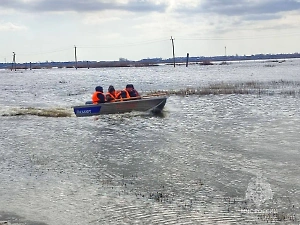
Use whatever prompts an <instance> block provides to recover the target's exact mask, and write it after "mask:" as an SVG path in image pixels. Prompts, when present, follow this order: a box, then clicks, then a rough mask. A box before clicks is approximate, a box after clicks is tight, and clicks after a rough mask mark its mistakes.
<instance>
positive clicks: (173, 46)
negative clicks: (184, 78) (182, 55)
mask: <svg viewBox="0 0 300 225" xmlns="http://www.w3.org/2000/svg"><path fill="white" fill-rule="evenodd" d="M170 40H171V41H172V48H173V63H174V67H175V49H174V40H175V39H173V37H172V36H171V39H170Z"/></svg>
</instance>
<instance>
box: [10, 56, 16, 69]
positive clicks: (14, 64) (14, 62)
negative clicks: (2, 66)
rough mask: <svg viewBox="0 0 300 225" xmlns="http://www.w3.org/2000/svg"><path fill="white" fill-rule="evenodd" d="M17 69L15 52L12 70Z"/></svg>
mask: <svg viewBox="0 0 300 225" xmlns="http://www.w3.org/2000/svg"><path fill="white" fill-rule="evenodd" d="M13 69H15V71H16V70H17V69H16V53H15V52H13V61H12V65H11V70H13Z"/></svg>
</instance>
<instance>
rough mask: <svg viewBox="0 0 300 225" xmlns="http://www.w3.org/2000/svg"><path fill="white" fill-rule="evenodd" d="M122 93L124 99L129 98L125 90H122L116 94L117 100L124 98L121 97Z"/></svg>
mask: <svg viewBox="0 0 300 225" xmlns="http://www.w3.org/2000/svg"><path fill="white" fill-rule="evenodd" d="M122 93H125V95H126V96H125V98H130V95H129V93H128V91H127V90H126V89H124V90H122V91H120V93H118V94H117V98H118V99H123V98H124V97H122Z"/></svg>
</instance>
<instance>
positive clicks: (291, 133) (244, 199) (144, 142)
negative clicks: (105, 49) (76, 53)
mask: <svg viewBox="0 0 300 225" xmlns="http://www.w3.org/2000/svg"><path fill="white" fill-rule="evenodd" d="M299 67H300V61H299V60H286V61H284V62H281V63H278V62H272V61H256V62H253V61H252V62H232V63H229V64H228V65H218V64H214V65H210V66H200V65H192V66H189V67H187V68H186V67H185V66H178V67H176V68H173V67H172V66H158V67H151V68H150V67H149V68H107V69H89V70H88V69H78V70H75V69H74V70H73V69H51V70H32V71H24V70H23V71H16V72H11V71H0V78H1V83H0V106H1V108H0V123H1V133H0V171H1V172H0V221H1V222H0V224H5V222H6V224H22V225H23V224H26V225H28V224H29V225H57V224H63V225H65V224H66V225H68V224H299V220H300V208H299V207H300V205H299V202H300V197H299V196H300V195H299V191H300V180H299V173H300V169H299V166H298V162H299V160H300V140H299V133H300V123H299V122H300V101H299V100H300V98H299V97H300V96H299V94H300V73H299V71H300V70H299ZM127 83H133V84H134V86H135V87H136V89H137V90H138V91H140V92H141V93H142V94H148V93H161V92H163V93H167V94H168V95H169V98H168V100H167V104H166V106H165V109H164V111H163V113H162V114H161V115H158V116H157V115H151V114H150V113H138V112H133V113H125V114H118V115H102V116H97V117H86V118H77V117H75V116H74V113H73V111H72V106H74V105H78V104H83V103H84V102H85V101H87V100H90V97H91V94H92V92H93V90H94V88H95V86H97V85H101V86H103V87H104V89H107V87H108V86H109V85H110V84H113V85H114V86H115V87H116V88H117V89H122V88H124V87H125V85H126V84H127Z"/></svg>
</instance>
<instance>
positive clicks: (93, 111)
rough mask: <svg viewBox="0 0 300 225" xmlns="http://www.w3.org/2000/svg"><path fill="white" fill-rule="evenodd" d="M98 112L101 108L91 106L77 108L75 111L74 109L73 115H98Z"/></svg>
mask: <svg viewBox="0 0 300 225" xmlns="http://www.w3.org/2000/svg"><path fill="white" fill-rule="evenodd" d="M100 110H101V106H100V105H99V106H96V107H95V105H93V106H92V107H91V106H87V107H82V108H79V109H75V108H74V113H75V114H76V115H79V116H80V115H88V114H99V113H100Z"/></svg>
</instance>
